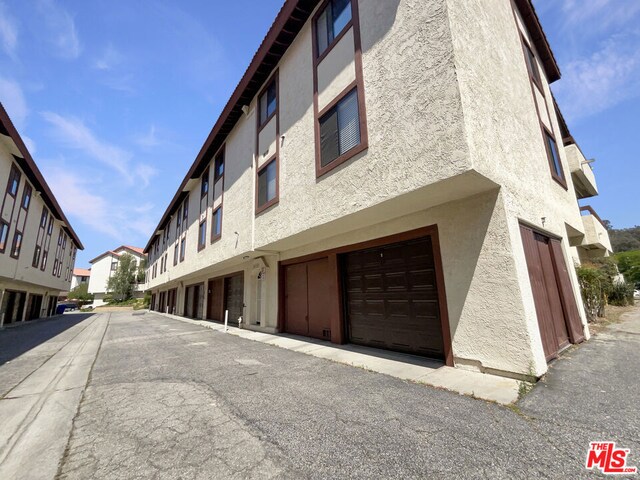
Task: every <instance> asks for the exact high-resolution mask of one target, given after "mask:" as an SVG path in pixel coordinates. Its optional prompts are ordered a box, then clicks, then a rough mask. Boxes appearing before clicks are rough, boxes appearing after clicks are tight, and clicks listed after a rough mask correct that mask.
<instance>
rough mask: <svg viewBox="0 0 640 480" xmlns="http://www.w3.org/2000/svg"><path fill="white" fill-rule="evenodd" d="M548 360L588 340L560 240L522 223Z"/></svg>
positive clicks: (528, 264) (521, 228) (539, 325)
mask: <svg viewBox="0 0 640 480" xmlns="http://www.w3.org/2000/svg"><path fill="white" fill-rule="evenodd" d="M520 232H521V235H522V241H523V244H524V249H525V256H526V259H527V268H528V270H529V279H530V281H531V288H532V291H533V298H534V302H535V306H536V314H537V316H538V327H539V328H540V337H541V339H542V346H543V349H544V354H545V357H546V359H547V361H549V360H552V359H554V358H556V357H557V356H558V352H559V351H560V350H562V349H563V348H565V347H567V346H568V345H569V344H570V343H571V342H573V343H578V342H581V341H582V340H584V335H583V333H582V322H581V320H580V315H579V313H578V308H577V304H576V302H575V297H574V293H573V289H572V288H571V281H570V279H569V273H568V270H567V268H566V264H565V261H564V256H563V255H562V248H561V244H560V241H559V240H556V239H552V238H550V237H548V236H546V235H543V234H541V233H538V232H535V231H533V230H532V229H531V228H529V227H526V226H524V225H521V226H520Z"/></svg>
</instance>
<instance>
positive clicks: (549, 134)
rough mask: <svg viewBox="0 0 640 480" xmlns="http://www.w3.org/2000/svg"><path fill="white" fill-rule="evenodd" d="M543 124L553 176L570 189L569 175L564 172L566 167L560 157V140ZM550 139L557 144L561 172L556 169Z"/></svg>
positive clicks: (565, 187) (546, 150) (545, 146)
mask: <svg viewBox="0 0 640 480" xmlns="http://www.w3.org/2000/svg"><path fill="white" fill-rule="evenodd" d="M541 126H542V139H543V141H544V149H545V152H546V153H547V161H548V162H549V168H550V170H551V177H552V178H553V179H554V180H555V181H556V182H558V183H559V184H560V185H561V186H562V187H563V188H564V189H565V190H568V187H567V177H566V174H565V172H564V167H563V166H562V158H561V157H560V149H559V148H558V142H557V141H556V138H555V135H553V133H552V132H551V131H550V130H549V129H548V128H547V127H546V125H544V124H541ZM549 140H551V141H553V144H554V145H555V150H556V155H557V157H558V167H559V169H560V172H557V171H556V164H555V160H554V159H553V152H552V151H551V145H550V143H549Z"/></svg>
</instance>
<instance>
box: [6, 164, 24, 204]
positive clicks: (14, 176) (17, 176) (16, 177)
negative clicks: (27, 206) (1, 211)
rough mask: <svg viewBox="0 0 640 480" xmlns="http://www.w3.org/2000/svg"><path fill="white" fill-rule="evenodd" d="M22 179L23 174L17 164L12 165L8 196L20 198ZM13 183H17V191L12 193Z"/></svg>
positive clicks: (8, 182)
mask: <svg viewBox="0 0 640 480" xmlns="http://www.w3.org/2000/svg"><path fill="white" fill-rule="evenodd" d="M21 179H22V172H21V171H20V169H19V168H18V167H17V166H16V164H15V163H12V164H11V170H10V171H9V180H8V181H7V194H8V195H9V196H10V197H12V198H14V199H15V198H18V192H19V191H20V180H21ZM13 181H15V183H16V191H15V192H14V193H11V190H12V189H11V186H12V184H13Z"/></svg>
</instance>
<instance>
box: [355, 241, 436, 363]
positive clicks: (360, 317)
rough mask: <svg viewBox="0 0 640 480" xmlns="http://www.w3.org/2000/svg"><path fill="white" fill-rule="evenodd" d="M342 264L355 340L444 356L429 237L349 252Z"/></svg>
mask: <svg viewBox="0 0 640 480" xmlns="http://www.w3.org/2000/svg"><path fill="white" fill-rule="evenodd" d="M343 265H344V268H345V271H344V278H345V280H344V283H345V285H346V295H347V301H346V304H347V322H348V328H349V338H350V340H351V341H352V342H354V343H361V344H364V345H370V346H375V347H381V348H387V349H392V350H399V351H403V352H409V353H417V354H422V355H429V356H436V357H440V358H441V357H442V356H443V354H444V348H443V347H444V345H443V341H442V326H441V323H440V312H439V308H438V301H437V300H438V292H437V287H436V275H435V270H434V268H433V265H434V258H433V250H432V244H431V239H430V238H423V239H418V240H412V241H409V242H403V243H398V244H393V245H387V246H383V247H378V248H374V249H369V250H368V251H364V252H363V251H360V252H353V253H348V254H346V255H345V259H344V262H343Z"/></svg>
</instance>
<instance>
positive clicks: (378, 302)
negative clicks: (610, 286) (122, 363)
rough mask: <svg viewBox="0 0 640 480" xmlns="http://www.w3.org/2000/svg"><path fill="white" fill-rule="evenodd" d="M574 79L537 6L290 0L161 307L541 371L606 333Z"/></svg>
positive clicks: (213, 143)
mask: <svg viewBox="0 0 640 480" xmlns="http://www.w3.org/2000/svg"><path fill="white" fill-rule="evenodd" d="M559 78H560V72H559V69H558V66H557V64H556V62H555V60H554V57H553V54H552V52H551V49H550V47H549V44H548V43H547V40H546V37H545V35H544V33H543V31H542V28H541V26H540V24H539V22H538V18H537V16H536V14H535V11H534V9H533V6H532V4H531V2H530V1H529V0H515V1H514V2H513V3H511V2H510V1H509V0H489V1H486V0H485V1H480V0H469V1H464V2H461V1H457V0H430V1H428V2H425V1H423V0H398V1H389V0H368V1H366V2H365V1H361V0H359V1H356V0H351V1H350V2H349V1H338V0H333V1H328V2H327V1H325V2H320V1H310V0H305V1H303V0H299V1H295V0H288V1H286V2H285V3H284V6H283V7H282V9H281V11H280V13H279V14H278V16H277V18H276V20H275V22H274V24H273V26H272V27H271V29H270V30H269V32H268V34H267V36H266V37H265V39H264V41H263V43H262V45H261V46H260V48H259V49H258V51H257V53H256V54H255V56H254V58H253V60H252V61H251V64H250V66H249V68H248V69H247V71H246V73H245V74H244V76H243V78H242V79H241V80H240V83H239V84H238V86H237V88H236V90H235V91H234V92H233V95H232V96H231V98H230V100H229V101H228V103H227V105H226V107H225V108H224V110H223V111H222V114H221V115H220V118H219V119H218V120H217V122H216V123H215V125H214V127H213V130H212V131H211V133H210V135H209V137H208V138H207V140H206V142H205V144H204V145H203V147H202V149H201V150H200V153H199V154H198V156H197V158H196V159H195V161H194V162H193V165H192V166H191V168H190V169H189V171H188V172H187V174H186V176H185V178H184V180H183V181H182V183H181V185H180V187H179V188H178V191H177V192H176V194H175V196H174V197H173V199H172V200H171V203H170V204H169V206H168V207H167V210H166V211H165V213H164V214H163V216H162V218H161V219H160V222H159V224H158V227H157V228H156V230H155V232H154V234H153V236H152V238H151V239H150V240H149V242H148V244H147V246H146V248H145V252H147V253H148V255H149V263H148V271H147V288H148V289H149V290H150V291H151V293H152V308H153V309H155V310H159V311H165V312H166V311H168V312H171V313H176V314H178V315H184V316H187V317H193V318H201V319H211V320H216V321H221V320H222V319H223V317H224V312H225V311H228V312H229V319H230V321H231V322H238V320H239V319H240V318H242V325H243V327H246V328H250V329H255V330H261V331H266V332H276V331H279V332H289V333H293V334H298V335H304V336H309V337H315V338H320V339H327V340H330V341H332V342H335V343H347V342H352V343H357V344H361V345H367V346H372V347H376V348H383V349H390V350H396V351H401V352H407V353H412V354H418V355H425V356H429V357H434V358H438V359H441V360H442V361H443V362H445V363H446V364H448V365H452V366H457V367H462V368H467V369H474V370H479V371H483V372H493V373H498V374H502V375H507V376H515V377H523V376H528V375H530V374H533V375H536V376H539V375H541V374H543V373H544V372H545V371H546V370H547V362H548V361H550V360H552V359H553V358H555V357H556V356H557V355H558V353H559V352H560V351H561V350H562V349H564V348H565V347H567V346H568V345H570V344H571V343H578V342H581V341H583V340H584V339H585V338H586V337H588V335H589V332H588V328H587V326H586V319H585V315H584V308H583V305H582V300H581V296H580V294H579V288H578V284H577V278H576V275H575V271H574V269H573V258H574V257H575V258H578V257H579V255H578V251H577V248H578V247H580V248H582V249H584V248H588V247H587V244H588V242H589V241H593V240H592V239H590V238H589V237H588V235H587V228H585V221H584V217H582V216H581V213H580V209H579V207H578V202H577V191H578V189H579V188H581V186H579V185H578V183H577V182H575V181H574V178H575V177H577V176H579V174H578V172H577V168H578V167H576V166H575V165H573V164H570V163H569V162H570V158H571V155H573V153H572V150H573V149H574V146H575V143H573V142H572V141H568V140H567V139H566V138H565V136H564V135H563V131H562V130H561V127H560V120H559V118H560V116H559V112H557V110H556V107H555V103H554V101H553V97H552V94H551V90H550V88H549V83H550V82H554V81H556V80H558V79H559ZM576 148H577V147H576ZM579 168H580V169H581V171H582V172H583V173H584V177H585V178H586V180H587V181H589V179H590V178H591V177H589V175H592V173H591V170H590V166H589V165H588V164H585V163H583V162H579ZM580 178H581V179H582V180H585V178H582V177H580ZM586 187H587V189H588V188H589V185H587V186H586ZM593 193H594V192H593V191H592V190H591V191H589V190H587V193H586V194H580V195H579V196H584V195H588V194H593Z"/></svg>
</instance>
